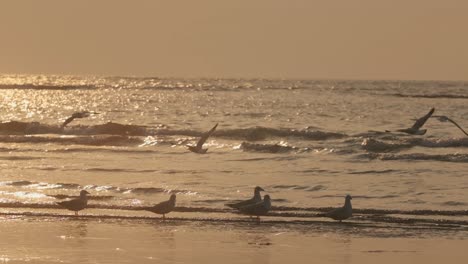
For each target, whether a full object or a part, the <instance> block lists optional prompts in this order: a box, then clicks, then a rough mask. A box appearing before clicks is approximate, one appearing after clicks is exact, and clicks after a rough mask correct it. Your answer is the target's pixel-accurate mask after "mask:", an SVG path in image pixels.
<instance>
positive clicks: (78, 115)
mask: <svg viewBox="0 0 468 264" xmlns="http://www.w3.org/2000/svg"><path fill="white" fill-rule="evenodd" d="M98 114H99V113H96V112H89V111H82V112H76V113H73V114H72V116H70V117H69V118H67V119H66V120H65V121H64V122H63V124H62V126H61V127H62V128H64V127H65V126H66V125H68V124H69V123H70V122H71V121H73V120H74V119H75V118H85V117H88V116H90V115H98Z"/></svg>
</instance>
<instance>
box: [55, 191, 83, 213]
mask: <svg viewBox="0 0 468 264" xmlns="http://www.w3.org/2000/svg"><path fill="white" fill-rule="evenodd" d="M87 194H89V192H87V191H85V190H81V192H80V197H78V198H76V199H72V200H69V201H63V202H58V203H57V204H58V205H60V206H63V207H65V208H67V209H68V210H70V211H75V215H78V211H81V210H83V209H85V208H86V205H88V197H87V196H86V195H87Z"/></svg>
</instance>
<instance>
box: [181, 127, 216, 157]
mask: <svg viewBox="0 0 468 264" xmlns="http://www.w3.org/2000/svg"><path fill="white" fill-rule="evenodd" d="M216 127H218V123H216V125H215V126H214V127H213V128H212V129H210V131H208V132H206V133H204V134H203V135H202V136H201V138H200V139H199V140H198V143H197V145H196V146H187V147H188V149H189V150H190V151H192V152H195V153H198V154H205V153H206V152H207V151H208V149H207V148H206V149H204V148H203V144H204V143H205V141H206V140H207V139H208V138H209V137H210V136H211V134H213V133H214V131H215V130H216Z"/></svg>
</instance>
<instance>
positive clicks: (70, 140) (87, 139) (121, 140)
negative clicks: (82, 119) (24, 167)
mask: <svg viewBox="0 0 468 264" xmlns="http://www.w3.org/2000/svg"><path fill="white" fill-rule="evenodd" d="M0 142H2V143H55V144H67V145H70V144H76V145H90V146H127V145H139V144H141V142H142V140H141V139H140V138H137V137H130V136H118V135H95V136H76V137H50V136H39V135H37V136H0ZM12 158H14V157H12ZM17 158H21V157H17ZM31 158H34V157H31Z"/></svg>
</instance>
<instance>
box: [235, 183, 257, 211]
mask: <svg viewBox="0 0 468 264" xmlns="http://www.w3.org/2000/svg"><path fill="white" fill-rule="evenodd" d="M261 191H263V192H264V191H265V190H263V189H262V187H259V186H257V187H255V189H254V196H253V197H252V198H250V199H248V200H245V201H242V202H238V203H231V204H226V206H229V207H231V208H235V209H239V208H240V207H242V206H246V205H251V204H256V203H259V202H261V201H262V196H261V195H260V192H261Z"/></svg>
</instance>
